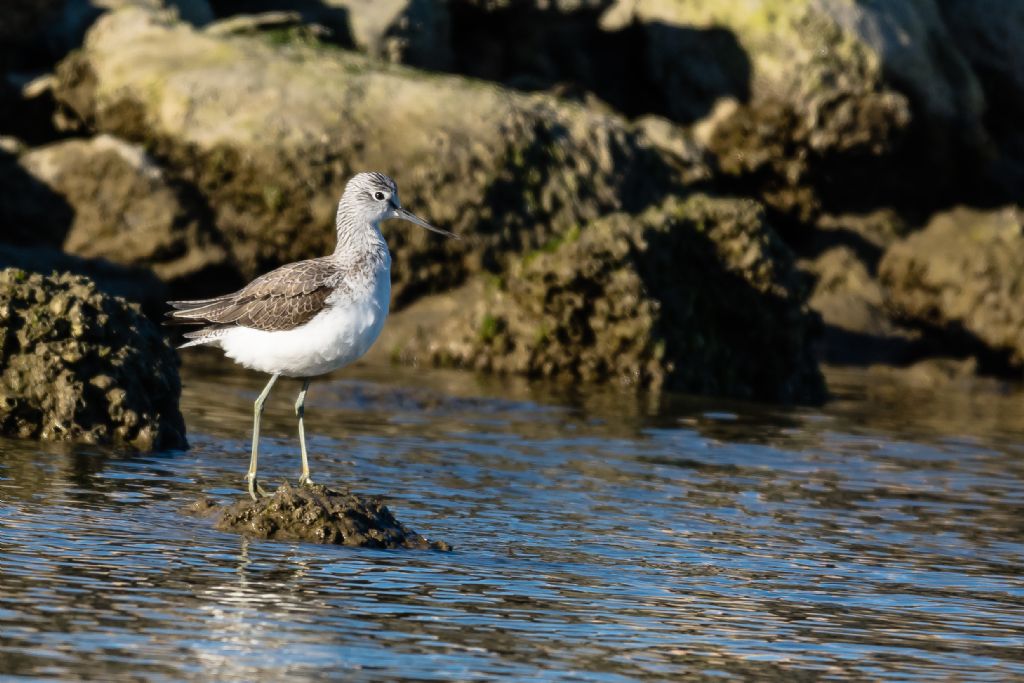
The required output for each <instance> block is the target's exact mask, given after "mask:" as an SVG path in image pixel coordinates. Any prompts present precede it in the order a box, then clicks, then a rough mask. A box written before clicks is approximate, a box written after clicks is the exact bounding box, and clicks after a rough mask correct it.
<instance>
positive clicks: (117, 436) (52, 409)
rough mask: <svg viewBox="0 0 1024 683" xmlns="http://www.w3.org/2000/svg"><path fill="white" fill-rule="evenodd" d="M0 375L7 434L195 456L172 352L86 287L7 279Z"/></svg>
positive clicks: (2, 425)
mask: <svg viewBox="0 0 1024 683" xmlns="http://www.w3.org/2000/svg"><path fill="white" fill-rule="evenodd" d="M0 369H2V370H0V433H2V434H5V435H8V436H15V437H20V438H37V439H44V440H51V441H78V442H83V443H105V444H121V445H126V446H130V447H132V448H135V449H138V450H153V449H168V448H185V447H186V446H187V443H186V441H185V422H184V420H183V419H182V416H181V412H180V411H179V409H178V399H179V397H180V395H181V383H180V381H179V379H178V368H177V356H176V355H175V353H174V349H173V348H171V346H170V344H168V342H167V341H166V340H165V339H164V337H163V336H162V335H161V334H160V330H159V329H158V328H157V327H156V326H155V325H154V324H153V323H152V322H150V321H149V320H148V319H147V318H145V317H144V316H143V315H142V314H141V313H140V312H139V310H138V308H137V307H135V306H133V305H131V304H128V303H126V302H125V301H124V300H123V299H117V298H114V297H112V296H109V295H106V294H103V293H101V292H99V291H98V290H97V288H96V286H95V284H93V283H92V282H91V281H90V280H88V279H86V278H84V277H80V276H74V275H69V274H64V275H53V276H46V277H44V276H42V275H38V274H31V273H28V272H26V271H24V270H20V269H16V268H8V269H6V270H3V271H0Z"/></svg>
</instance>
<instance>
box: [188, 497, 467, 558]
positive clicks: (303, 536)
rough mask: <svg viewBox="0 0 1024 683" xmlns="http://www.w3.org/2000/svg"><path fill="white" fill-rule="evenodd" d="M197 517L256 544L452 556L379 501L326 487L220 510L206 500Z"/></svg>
mask: <svg viewBox="0 0 1024 683" xmlns="http://www.w3.org/2000/svg"><path fill="white" fill-rule="evenodd" d="M192 512H194V513H199V514H203V515H204V516H205V515H213V514H215V515H216V516H217V522H216V525H215V526H216V528H217V529H219V530H221V531H234V532H237V533H241V534H245V535H247V536H255V537H257V538H267V539H278V540H287V541H312V542H313V543H333V544H335V545H352V546H359V547H363V548H416V549H421V550H451V546H450V545H448V544H447V543H445V542H444V541H430V540H428V539H426V538H424V537H423V536H420V535H419V534H417V533H416V532H415V531H412V530H411V529H409V528H407V527H406V526H405V525H403V524H402V523H401V522H399V521H398V520H397V519H395V516H394V515H392V514H391V511H390V510H388V508H387V507H386V506H385V505H384V502H383V501H382V500H381V499H380V498H378V497H376V496H360V495H358V494H355V493H352V492H351V491H336V490H334V489H330V488H327V487H326V486H323V485H321V484H310V485H306V486H302V487H299V488H294V487H292V486H291V485H290V484H288V483H284V484H282V485H281V487H280V488H279V489H277V491H274V493H273V494H271V495H268V496H263V497H262V498H260V499H259V500H257V501H254V500H250V499H249V498H248V497H246V498H243V499H240V500H238V501H237V502H235V503H232V504H231V505H228V506H227V507H224V508H221V507H220V506H218V505H217V504H216V503H214V502H212V501H209V500H203V501H199V503H197V504H196V505H194V506H193V508H192Z"/></svg>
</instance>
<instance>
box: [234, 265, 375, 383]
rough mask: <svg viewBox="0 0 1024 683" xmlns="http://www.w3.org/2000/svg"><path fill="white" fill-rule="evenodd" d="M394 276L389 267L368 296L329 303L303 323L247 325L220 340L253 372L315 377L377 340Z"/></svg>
mask: <svg viewBox="0 0 1024 683" xmlns="http://www.w3.org/2000/svg"><path fill="white" fill-rule="evenodd" d="M390 300H391V277H390V273H389V272H388V271H387V270H385V272H384V273H383V274H382V276H381V277H378V278H377V282H376V286H375V287H374V288H373V290H372V291H370V292H368V293H367V295H366V296H364V297H361V298H357V299H355V300H350V301H344V302H335V303H333V304H331V303H330V301H328V306H327V308H325V309H324V310H323V311H322V312H320V313H319V314H317V315H316V317H314V318H313V319H312V320H310V321H309V322H308V323H306V324H305V325H300V326H299V327H296V328H294V329H291V330H284V331H274V332H268V331H264V330H255V329H252V328H248V327H237V328H234V329H232V330H228V331H226V332H225V333H224V335H223V336H222V337H221V338H220V339H218V340H217V341H218V343H219V345H220V347H221V348H222V349H224V354H225V355H226V356H228V357H229V358H231V359H233V360H234V361H235V362H237V363H239V364H240V365H243V366H245V367H247V368H250V369H252V370H259V371H261V372H266V373H270V374H273V373H280V374H282V375H285V376H287V377H313V376H315V375H322V374H324V373H327V372H331V371H332V370H337V369H338V368H341V367H344V366H346V365H348V364H349V363H352V362H354V361H356V360H358V359H359V358H360V357H361V356H362V355H363V354H365V353H366V352H367V351H368V350H369V349H370V347H371V346H372V345H373V342H375V341H376V340H377V336H378V335H379V334H380V331H381V328H382V327H383V326H384V320H385V319H386V318H387V316H388V306H389V303H390Z"/></svg>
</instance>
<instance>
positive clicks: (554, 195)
mask: <svg viewBox="0 0 1024 683" xmlns="http://www.w3.org/2000/svg"><path fill="white" fill-rule="evenodd" d="M59 74H60V84H59V85H58V87H57V89H56V93H57V96H58V98H59V99H60V100H61V101H62V102H63V103H64V104H65V105H66V106H68V107H70V108H71V109H72V110H74V111H76V112H78V114H79V115H80V116H81V117H82V118H83V120H85V121H88V122H89V123H90V125H92V126H94V127H95V128H97V129H99V130H101V131H106V132H111V133H115V134H118V135H121V136H123V137H126V138H128V139H131V140H134V141H144V142H145V143H146V144H147V146H149V147H150V148H152V149H154V150H156V151H157V153H158V154H160V155H161V157H162V158H163V159H167V160H168V161H169V163H170V164H171V165H172V167H174V168H175V169H176V170H177V172H178V173H179V174H181V175H183V176H184V177H186V178H187V179H189V180H190V181H191V182H193V183H194V184H195V185H196V186H197V187H198V188H199V190H200V191H201V192H202V193H203V194H204V196H205V197H206V198H207V200H208V201H209V203H210V206H211V208H212V209H213V211H214V215H215V221H216V225H217V228H218V230H219V231H220V233H221V234H222V236H223V237H224V239H225V240H226V243H227V244H228V246H229V248H230V249H231V251H232V254H233V258H234V261H235V262H236V263H237V264H239V266H240V267H241V269H242V271H243V274H244V275H245V276H246V277H253V276H255V275H257V274H259V273H260V272H263V271H265V270H267V269H269V268H271V267H274V266H277V265H280V264H281V263H283V262H287V261H293V260H297V259H302V258H307V257H310V256H316V255H320V254H323V253H325V252H327V251H329V250H330V249H332V248H333V242H334V231H333V230H332V229H331V228H332V226H333V223H334V215H335V209H336V206H337V200H338V197H339V196H340V195H341V191H342V188H343V185H344V183H345V182H346V181H347V179H348V178H349V176H350V175H351V174H352V173H353V172H355V171H361V170H365V169H368V168H373V169H380V170H382V171H385V172H389V173H390V174H391V175H393V176H394V177H395V179H396V180H397V181H398V184H399V185H400V186H401V188H402V201H403V203H404V204H406V205H407V206H409V207H410V208H412V209H413V210H415V211H416V212H417V213H418V214H421V215H423V217H424V218H426V219H428V220H431V221H432V222H434V223H436V224H438V225H441V226H443V227H445V228H448V229H450V230H453V231H454V232H456V233H459V234H460V235H462V236H463V237H464V238H466V239H464V240H463V241H461V242H456V241H454V240H447V241H446V240H438V239H435V236H432V235H429V234H428V233H426V232H424V231H422V230H416V229H414V228H411V229H410V228H402V227H400V226H394V227H392V226H387V227H386V228H385V232H386V233H387V234H388V241H389V245H390V247H391V251H392V254H393V257H394V268H393V273H394V282H393V292H394V295H395V299H396V301H397V303H399V304H401V303H404V302H407V301H409V300H411V299H413V298H415V297H416V296H417V295H418V294H420V293H423V292H424V291H425V290H434V291H437V290H442V289H445V288H447V287H450V286H452V285H454V284H457V283H458V282H460V281H461V280H463V279H464V278H465V277H466V276H467V274H469V273H472V272H474V271H476V270H479V268H480V265H481V264H493V263H495V262H498V261H501V260H503V259H504V258H505V257H506V255H507V254H509V253H511V252H515V251H518V250H522V249H532V248H537V247H538V246H540V245H542V244H544V243H545V242H546V241H548V240H549V239H551V238H552V237H553V236H556V235H559V234H562V233H564V232H566V231H567V230H569V229H570V228H571V227H572V226H574V225H579V224H581V223H583V222H587V221H590V220H593V219H595V218H597V217H599V216H601V215H603V214H606V213H608V212H610V211H618V210H627V211H637V210H640V209H642V208H644V207H645V206H647V205H649V204H651V203H653V202H656V201H658V200H659V199H660V198H661V197H662V196H663V195H664V193H665V191H666V190H667V189H668V188H671V187H675V177H674V171H673V170H672V165H671V164H670V163H668V161H666V159H665V158H664V157H663V156H662V154H661V153H659V152H658V151H657V150H656V149H654V147H653V146H652V145H650V144H649V143H647V142H646V140H645V139H644V138H643V136H642V135H638V134H637V133H636V132H635V131H633V130H632V128H631V127H630V126H629V125H628V123H627V122H626V121H625V120H624V119H623V118H621V117H619V116H617V115H615V114H612V113H609V112H600V111H594V110H590V109H587V108H585V107H582V106H579V105H575V104H571V103H566V102H563V101H561V100H558V99H556V98H553V97H549V96H543V95H524V94H520V93H514V92H509V91H506V90H503V89H501V88H498V87H495V86H491V85H487V84H484V83H480V82H475V81H471V80H468V79H465V78H459V77H454V76H438V75H436V74H429V73H424V72H419V71H415V70H412V69H408V68H404V67H398V66H392V65H387V64H382V63H380V62H378V61H375V60H371V59H368V58H366V57H365V56H363V55H359V54H355V53H350V52H346V51H343V50H338V49H335V48H331V47H318V46H310V45H278V44H273V43H272V42H271V41H270V40H269V39H267V38H261V37H251V36H217V35H212V34H210V33H204V32H201V31H197V30H195V29H194V28H192V27H190V26H187V25H185V24H182V23H175V22H172V21H168V20H166V19H164V18H162V17H160V16H157V15H154V14H152V13H148V12H144V11H141V10H137V9H127V10H121V11H118V12H112V13H110V14H108V15H106V16H104V17H103V18H102V19H101V20H100V21H99V22H98V23H97V24H96V26H95V27H94V28H93V29H92V30H91V31H90V33H89V35H88V37H87V40H86V44H85V46H84V48H83V50H82V51H81V52H80V53H78V54H77V56H76V57H74V58H72V59H69V60H65V62H63V63H62V65H61V67H60V69H59ZM325 84H330V85H329V87H325Z"/></svg>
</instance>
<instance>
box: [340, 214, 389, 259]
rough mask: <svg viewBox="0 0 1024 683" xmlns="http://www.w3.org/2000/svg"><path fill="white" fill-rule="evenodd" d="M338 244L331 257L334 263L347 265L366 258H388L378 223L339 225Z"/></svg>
mask: <svg viewBox="0 0 1024 683" xmlns="http://www.w3.org/2000/svg"><path fill="white" fill-rule="evenodd" d="M337 230H338V242H337V244H336V245H335V247H334V254H333V255H332V256H333V257H334V259H335V260H336V261H339V262H343V263H348V262H354V261H361V260H363V259H366V258H367V257H379V258H381V259H382V260H383V259H386V258H387V257H388V245H387V243H386V242H385V241H384V236H383V235H382V234H381V232H380V223H363V224H360V225H352V224H350V223H339V224H338V226H337Z"/></svg>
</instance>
